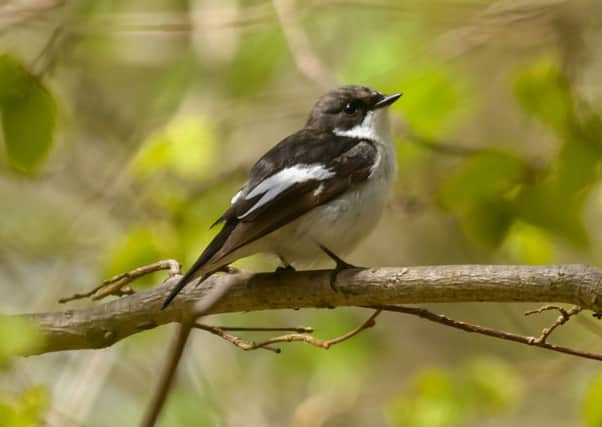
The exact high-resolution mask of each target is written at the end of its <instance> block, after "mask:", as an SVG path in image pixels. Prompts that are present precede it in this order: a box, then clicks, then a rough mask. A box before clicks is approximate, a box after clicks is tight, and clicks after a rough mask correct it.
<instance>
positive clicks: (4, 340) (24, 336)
mask: <svg viewBox="0 0 602 427" xmlns="http://www.w3.org/2000/svg"><path fill="white" fill-rule="evenodd" d="M43 344H44V338H43V336H42V335H41V333H40V331H39V329H38V328H37V326H36V325H35V324H34V323H33V322H31V321H29V320H28V319H24V318H21V317H8V316H3V317H0V367H5V366H6V365H7V364H8V363H9V362H10V360H11V358H12V357H14V356H16V355H20V354H23V353H28V352H31V351H35V350H36V349H38V348H41V347H42V346H43ZM0 424H1V423H0Z"/></svg>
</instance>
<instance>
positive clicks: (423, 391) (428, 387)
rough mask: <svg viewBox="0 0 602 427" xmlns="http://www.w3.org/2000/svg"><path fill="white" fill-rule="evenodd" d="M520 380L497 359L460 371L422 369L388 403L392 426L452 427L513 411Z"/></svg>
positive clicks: (518, 397)
mask: <svg viewBox="0 0 602 427" xmlns="http://www.w3.org/2000/svg"><path fill="white" fill-rule="evenodd" d="M522 389H523V385H522V381H521V379H520V377H519V376H518V374H517V373H516V371H515V370H514V368H513V367H512V366H511V365H509V364H507V363H505V362H503V361H502V360H499V359H493V358H477V359H474V360H472V361H471V362H468V363H467V364H466V365H465V366H464V367H463V368H462V369H460V370H457V371H451V372H450V371H447V370H445V369H441V368H430V369H424V370H423V371H422V372H419V373H418V374H417V375H416V377H415V378H414V380H413V382H412V385H411V386H410V390H409V391H408V392H407V393H404V394H402V395H400V396H397V397H395V398H394V399H393V401H392V402H391V404H390V406H389V409H388V415H389V419H390V423H391V426H400V427H453V426H461V425H466V424H467V423H468V422H469V421H476V420H483V419H485V418H487V417H493V416H496V415H499V414H503V413H504V412H506V411H508V410H510V409H512V408H513V407H515V406H516V405H517V403H518V402H520V400H521V394H522Z"/></svg>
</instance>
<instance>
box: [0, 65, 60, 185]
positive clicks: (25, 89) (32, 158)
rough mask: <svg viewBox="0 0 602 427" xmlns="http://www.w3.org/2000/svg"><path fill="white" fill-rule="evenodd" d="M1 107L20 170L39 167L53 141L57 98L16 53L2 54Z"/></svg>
mask: <svg viewBox="0 0 602 427" xmlns="http://www.w3.org/2000/svg"><path fill="white" fill-rule="evenodd" d="M0 110H1V111H2V130H3V136H4V144H5V146H6V152H7V154H8V159H9V162H10V164H11V166H12V167H13V168H14V169H15V170H16V171H18V172H21V173H25V174H31V173H34V172H35V171H37V170H38V169H39V168H40V166H41V163H42V161H43V160H44V159H45V158H46V156H47V154H48V151H49V150H50V147H51V146H52V142H53V137H54V135H53V132H54V127H55V121H56V104H55V101H54V99H53V97H52V95H51V94H50V92H49V91H48V89H46V88H45V87H44V86H43V85H42V83H41V82H40V81H39V80H38V79H37V78H36V77H35V76H34V75H32V74H31V73H29V72H28V71H27V70H26V69H25V67H23V65H22V64H21V63H20V62H19V61H18V60H17V59H15V58H14V57H13V56H10V55H7V54H4V55H2V56H0Z"/></svg>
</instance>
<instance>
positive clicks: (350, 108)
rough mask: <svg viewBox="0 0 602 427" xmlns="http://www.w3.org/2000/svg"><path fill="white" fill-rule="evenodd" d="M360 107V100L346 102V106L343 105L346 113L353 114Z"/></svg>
mask: <svg viewBox="0 0 602 427" xmlns="http://www.w3.org/2000/svg"><path fill="white" fill-rule="evenodd" d="M359 107H360V105H359V103H358V102H354V101H350V102H348V103H346V104H345V106H344V107H343V111H344V112H345V113H346V114H353V113H355V112H356V111H357V110H358V109H359Z"/></svg>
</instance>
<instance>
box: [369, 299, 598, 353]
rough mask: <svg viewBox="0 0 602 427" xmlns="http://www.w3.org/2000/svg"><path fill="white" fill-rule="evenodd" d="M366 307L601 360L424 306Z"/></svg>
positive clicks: (574, 350)
mask: <svg viewBox="0 0 602 427" xmlns="http://www.w3.org/2000/svg"><path fill="white" fill-rule="evenodd" d="M368 308H374V309H380V310H383V311H392V312H396V313H404V314H411V315H412V316H417V317H420V318H422V319H426V320H430V321H431V322H435V323H439V324H442V325H446V326H450V327H452V328H456V329H460V330H463V331H466V332H473V333H477V334H481V335H487V336H490V337H494V338H499V339H502V340H507V341H514V342H518V343H521V344H526V345H531V346H534V347H540V348H545V349H547V350H552V351H556V352H559V353H565V354H570V355H573V356H578V357H583V358H585V359H592V360H600V361H602V354H600V353H591V352H588V351H583V350H577V349H574V348H569V347H563V346H560V345H556V344H550V343H548V342H546V341H538V338H536V337H527V336H523V335H518V334H513V333H511V332H506V331H500V330H497V329H493V328H488V327H485V326H480V325H475V324H473V323H468V322H463V321H460V320H454V319H450V318H449V317H447V316H444V315H443V314H437V313H433V312H432V311H429V310H427V309H424V308H419V307H406V306H397V305H378V306H368Z"/></svg>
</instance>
